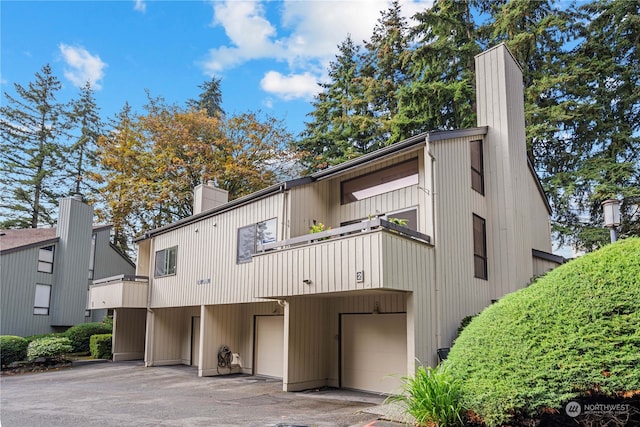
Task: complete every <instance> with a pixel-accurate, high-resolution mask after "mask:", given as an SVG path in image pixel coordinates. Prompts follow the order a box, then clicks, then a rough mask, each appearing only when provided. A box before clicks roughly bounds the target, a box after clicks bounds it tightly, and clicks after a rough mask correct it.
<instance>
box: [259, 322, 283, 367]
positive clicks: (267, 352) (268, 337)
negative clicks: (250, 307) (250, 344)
mask: <svg viewBox="0 0 640 427" xmlns="http://www.w3.org/2000/svg"><path fill="white" fill-rule="evenodd" d="M283 347H284V316H256V349H255V353H256V354H255V361H256V372H255V373H256V375H266V376H269V377H276V378H282V365H283Z"/></svg>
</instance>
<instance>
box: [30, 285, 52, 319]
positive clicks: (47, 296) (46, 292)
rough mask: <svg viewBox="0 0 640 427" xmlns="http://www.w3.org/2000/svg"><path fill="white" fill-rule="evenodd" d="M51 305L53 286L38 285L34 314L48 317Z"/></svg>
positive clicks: (34, 301)
mask: <svg viewBox="0 0 640 427" xmlns="http://www.w3.org/2000/svg"><path fill="white" fill-rule="evenodd" d="M50 304H51V285H42V284H40V283H36V292H35V298H34V300H33V314H36V315H39V316H48V315H49V307H50Z"/></svg>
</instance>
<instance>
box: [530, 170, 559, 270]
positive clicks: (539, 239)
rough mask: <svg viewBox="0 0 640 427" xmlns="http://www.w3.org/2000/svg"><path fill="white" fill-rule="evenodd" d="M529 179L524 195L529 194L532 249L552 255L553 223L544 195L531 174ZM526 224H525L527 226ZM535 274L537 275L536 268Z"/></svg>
mask: <svg viewBox="0 0 640 427" xmlns="http://www.w3.org/2000/svg"><path fill="white" fill-rule="evenodd" d="M528 178H529V179H527V187H526V189H525V193H524V194H528V195H529V198H528V201H529V209H527V214H528V215H527V216H528V217H527V218H526V220H527V223H528V229H529V230H534V231H535V232H531V231H530V233H531V241H532V243H531V248H533V249H538V250H540V251H544V252H549V253H551V250H552V247H553V246H552V244H551V223H550V222H549V214H550V213H549V211H548V210H547V207H546V205H545V201H544V199H543V196H542V194H540V191H539V190H538V187H537V185H536V182H535V178H534V177H533V175H531V174H529V176H528ZM527 223H525V224H527ZM533 274H534V275H535V276H537V275H538V273H536V270H535V267H534V271H533Z"/></svg>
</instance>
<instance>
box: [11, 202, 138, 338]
mask: <svg viewBox="0 0 640 427" xmlns="http://www.w3.org/2000/svg"><path fill="white" fill-rule="evenodd" d="M59 211H60V212H59V217H58V224H57V225H58V226H57V227H56V228H26V229H19V230H0V283H1V287H2V291H1V297H2V298H1V300H0V335H19V336H29V335H35V334H45V333H49V332H59V331H64V330H66V329H67V328H68V327H70V326H73V325H77V324H79V323H84V322H91V321H100V320H102V319H104V317H105V316H106V315H107V310H106V309H101V310H93V311H92V310H88V309H87V296H88V295H87V291H88V289H89V285H90V284H91V282H92V281H93V280H94V279H98V278H102V277H107V276H113V275H114V274H117V273H128V274H133V273H134V271H135V265H134V264H133V263H132V262H131V260H129V258H128V257H127V256H126V255H124V254H123V253H121V252H120V251H119V250H118V249H116V247H115V246H113V245H112V244H111V243H110V231H111V226H110V225H105V226H98V227H93V226H92V221H93V209H92V208H91V206H88V205H86V204H84V203H82V201H81V199H80V196H78V198H74V197H69V198H65V199H62V200H61V201H60V209H59Z"/></svg>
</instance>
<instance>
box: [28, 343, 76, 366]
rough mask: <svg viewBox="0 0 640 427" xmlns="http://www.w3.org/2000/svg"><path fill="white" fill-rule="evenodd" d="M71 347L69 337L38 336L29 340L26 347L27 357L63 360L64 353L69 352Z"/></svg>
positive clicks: (31, 358)
mask: <svg viewBox="0 0 640 427" xmlns="http://www.w3.org/2000/svg"><path fill="white" fill-rule="evenodd" d="M72 350H73V347H72V346H71V341H70V340H69V338H59V337H50V338H39V339H37V340H35V341H31V342H30V343H29V346H28V347H27V358H28V359H29V360H30V361H32V360H35V359H37V358H39V357H44V358H45V359H52V360H63V359H64V355H65V354H68V353H71V351H72Z"/></svg>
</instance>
